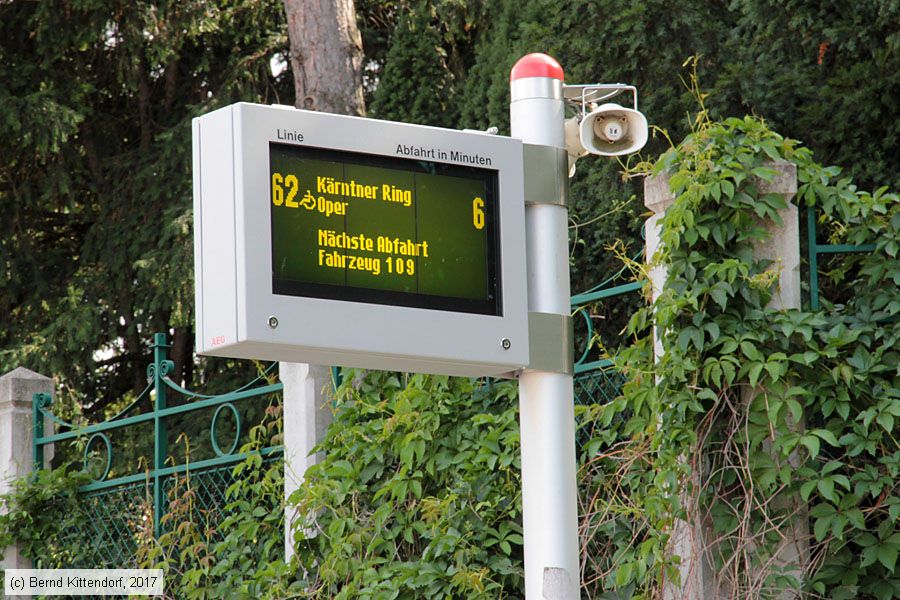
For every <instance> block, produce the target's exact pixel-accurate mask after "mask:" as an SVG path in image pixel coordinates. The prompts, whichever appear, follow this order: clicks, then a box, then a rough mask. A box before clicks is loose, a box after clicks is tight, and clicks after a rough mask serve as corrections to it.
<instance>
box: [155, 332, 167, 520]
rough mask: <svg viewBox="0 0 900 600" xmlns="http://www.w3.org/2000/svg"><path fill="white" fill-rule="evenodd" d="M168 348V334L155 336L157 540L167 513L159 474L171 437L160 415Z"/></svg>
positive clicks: (164, 395) (163, 396)
mask: <svg viewBox="0 0 900 600" xmlns="http://www.w3.org/2000/svg"><path fill="white" fill-rule="evenodd" d="M168 348H169V345H168V344H167V343H166V334H164V333H156V334H154V335H153V387H154V388H155V390H156V403H155V406H154V407H153V410H154V412H155V413H156V416H155V417H154V418H153V431H154V442H153V535H154V536H155V537H156V538H159V536H160V535H162V517H163V514H164V513H165V511H166V492H165V489H164V485H163V483H164V481H165V478H164V477H162V476H161V475H160V474H159V473H160V471H161V470H162V469H163V468H165V466H166V454H167V450H168V445H169V436H168V430H167V427H166V420H165V419H164V418H162V417H160V416H159V413H160V411H162V410H163V409H164V408H166V384H165V383H164V382H163V377H165V376H166V375H167V373H168V371H169V368H168V367H169V365H168V364H166V363H167V359H168Z"/></svg>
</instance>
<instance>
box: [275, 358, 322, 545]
mask: <svg viewBox="0 0 900 600" xmlns="http://www.w3.org/2000/svg"><path fill="white" fill-rule="evenodd" d="M278 371H279V377H280V379H281V382H282V383H283V384H284V392H283V396H282V398H283V401H282V403H283V415H284V499H285V506H284V555H285V560H288V561H289V560H290V559H291V557H292V556H294V532H293V529H294V523H295V522H296V521H297V520H298V519H303V518H305V516H304V515H300V514H297V512H296V510H295V509H294V507H292V506H290V505H289V503H288V499H289V498H290V496H291V494H292V493H294V491H296V490H297V488H299V487H300V484H301V483H303V477H304V475H305V473H306V469H307V467H310V466H312V465H314V464H315V463H317V462H319V460H321V458H322V457H321V456H320V455H317V454H311V451H312V449H313V447H314V446H315V445H316V444H317V443H319V442H320V441H321V440H322V439H324V437H325V430H326V429H328V425H329V424H330V423H331V415H332V412H331V410H332V409H331V402H332V394H331V389H332V383H331V369H330V368H329V367H321V366H317V365H308V364H305V363H286V362H283V363H279V365H278ZM311 533H312V532H310V534H311Z"/></svg>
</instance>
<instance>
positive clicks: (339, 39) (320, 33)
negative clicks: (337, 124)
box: [284, 0, 366, 116]
mask: <svg viewBox="0 0 900 600" xmlns="http://www.w3.org/2000/svg"><path fill="white" fill-rule="evenodd" d="M284 8H285V13H286V14H287V23H288V36H289V37H290V40H291V68H292V70H293V73H294V89H295V91H296V93H297V101H296V106H297V108H305V109H308V110H318V111H322V112H330V113H337V114H345V115H357V116H364V115H365V113H366V107H365V101H364V100H363V91H362V61H363V50H362V36H361V35H360V33H359V28H358V27H357V25H356V9H355V7H354V5H353V0H284Z"/></svg>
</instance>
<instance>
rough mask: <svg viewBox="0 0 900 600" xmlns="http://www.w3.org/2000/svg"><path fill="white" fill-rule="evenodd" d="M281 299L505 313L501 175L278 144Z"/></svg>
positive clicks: (275, 252) (274, 213)
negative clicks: (499, 206)
mask: <svg viewBox="0 0 900 600" xmlns="http://www.w3.org/2000/svg"><path fill="white" fill-rule="evenodd" d="M269 168H270V178H269V179H270V190H269V192H270V201H269V206H270V208H271V219H272V292H273V293H275V294H282V295H289V296H304V297H314V298H328V299H334V300H346V301H351V302H366V303H375V304H390V305H397V306H411V307H418V308H428V309H436V310H448V311H456V312H469V313H480V314H488V315H500V314H501V303H500V297H499V294H500V290H499V284H498V282H499V277H500V264H499V251H498V243H499V236H498V231H499V228H498V225H499V224H498V215H497V201H498V199H497V172H496V171H493V170H489V169H481V168H477V167H467V166H460V165H449V164H445V163H438V162H430V161H420V160H411V159H406V158H394V157H386V156H378V155H369V154H358V153H353V152H341V151H335V150H327V149H321V148H309V147H303V146H290V145H285V144H275V143H270V144H269Z"/></svg>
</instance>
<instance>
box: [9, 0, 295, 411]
mask: <svg viewBox="0 0 900 600" xmlns="http://www.w3.org/2000/svg"><path fill="white" fill-rule="evenodd" d="M282 12H283V7H282V5H281V3H280V2H277V1H274V0H272V1H269V2H244V1H242V0H235V1H227V2H220V3H217V4H215V5H212V4H210V3H208V2H168V1H160V2H90V1H86V2H74V3H66V4H64V5H59V4H58V3H53V2H11V3H3V4H2V5H0V81H2V82H3V84H2V86H0V138H2V139H3V140H4V143H3V144H2V145H0V232H2V235H0V289H2V290H3V291H2V293H0V313H2V314H3V315H4V319H3V325H4V326H3V328H2V330H0V370H3V371H6V370H9V369H11V368H13V367H15V366H18V365H25V366H28V367H29V368H31V369H33V370H36V371H38V372H42V373H46V374H50V375H54V376H55V377H56V378H57V381H58V382H59V383H60V384H61V394H60V395H61V398H59V400H61V401H62V400H68V401H71V400H77V401H80V403H81V404H82V405H83V406H84V408H85V409H86V410H87V411H88V413H89V414H91V415H92V416H95V417H96V416H99V415H102V414H103V411H104V410H105V408H106V407H107V406H108V405H109V404H110V403H115V402H118V401H119V399H120V398H121V397H122V396H123V394H125V393H126V392H129V391H130V392H131V393H132V394H134V393H137V392H139V391H140V390H141V389H143V387H144V385H145V383H146V381H145V377H144V372H145V368H146V364H147V362H149V360H148V359H149V353H148V349H147V345H146V342H145V341H146V340H147V339H148V338H149V335H150V333H152V332H154V331H172V332H174V340H173V342H174V348H173V352H172V358H173V360H175V363H176V373H175V375H176V379H179V380H180V379H184V380H186V381H189V382H190V381H191V380H192V379H194V375H195V374H194V369H193V366H194V361H193V357H192V338H193V334H192V332H191V328H192V322H193V282H192V272H193V258H192V251H193V243H192V241H191V219H192V216H191V205H192V202H191V174H190V169H191V141H190V136H191V130H190V119H191V118H192V117H194V116H196V115H198V114H201V113H203V112H206V111H208V110H210V109H213V108H216V107H218V106H222V105H225V104H228V103H230V102H233V101H236V100H252V101H262V102H278V101H288V102H289V101H290V98H285V99H282V98H281V96H280V94H281V93H283V92H284V91H287V90H289V89H290V82H289V81H285V80H284V78H282V80H275V79H273V78H272V76H271V73H270V70H269V59H270V57H272V56H273V55H275V54H276V53H278V52H280V51H283V50H284V48H285V46H286V36H285V33H284V29H283V28H284V25H283V15H282ZM212 368H213V369H216V368H218V367H216V366H213V367H212ZM223 383H224V382H223ZM224 385H227V383H224ZM63 404H65V402H63Z"/></svg>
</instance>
